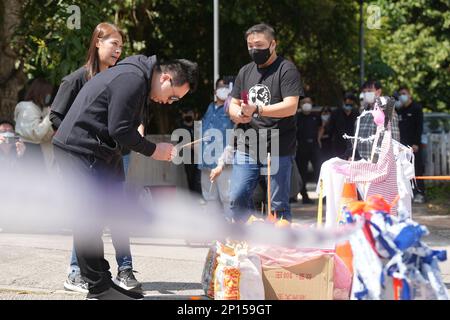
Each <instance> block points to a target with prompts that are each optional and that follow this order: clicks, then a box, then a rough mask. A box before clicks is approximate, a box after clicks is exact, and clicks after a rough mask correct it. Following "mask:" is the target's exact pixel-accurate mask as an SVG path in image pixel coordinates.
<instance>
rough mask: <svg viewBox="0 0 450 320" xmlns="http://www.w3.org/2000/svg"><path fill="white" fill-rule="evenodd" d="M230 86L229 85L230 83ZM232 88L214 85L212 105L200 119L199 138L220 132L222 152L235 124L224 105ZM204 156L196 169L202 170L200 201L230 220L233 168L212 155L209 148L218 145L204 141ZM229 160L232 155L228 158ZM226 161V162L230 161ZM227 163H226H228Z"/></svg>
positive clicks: (217, 156)
mask: <svg viewBox="0 0 450 320" xmlns="http://www.w3.org/2000/svg"><path fill="white" fill-rule="evenodd" d="M231 84H232V82H231ZM231 87H232V85H230V83H225V80H224V79H218V80H217V81H216V90H215V91H214V94H215V97H216V99H215V101H214V102H211V103H210V104H209V106H208V109H207V111H206V113H205V115H204V116H203V119H202V138H204V137H205V136H207V135H208V130H211V129H214V130H219V131H220V132H221V134H222V138H223V140H222V141H221V143H222V147H223V150H225V148H226V146H227V130H230V129H233V127H234V124H233V122H232V121H231V120H230V117H229V115H228V113H227V112H226V110H225V101H226V100H227V99H228V97H229V95H230V93H231V89H232V88H231ZM202 143H203V148H202V151H203V154H202V157H201V162H200V164H199V165H198V168H199V169H200V170H201V186H202V194H203V198H204V199H205V201H206V202H207V205H208V206H211V207H213V210H214V209H215V208H220V207H221V209H222V210H223V212H224V214H225V217H227V218H231V216H232V214H231V211H230V179H231V173H232V168H231V166H230V165H229V164H227V162H226V161H225V160H224V158H220V156H221V154H215V153H214V151H216V150H214V151H212V150H210V149H209V148H210V147H209V148H208V146H216V145H217V141H214V140H213V139H211V140H205V141H203V142H202ZM230 157H232V155H231V156H230ZM230 157H229V158H230ZM228 163H229V162H228Z"/></svg>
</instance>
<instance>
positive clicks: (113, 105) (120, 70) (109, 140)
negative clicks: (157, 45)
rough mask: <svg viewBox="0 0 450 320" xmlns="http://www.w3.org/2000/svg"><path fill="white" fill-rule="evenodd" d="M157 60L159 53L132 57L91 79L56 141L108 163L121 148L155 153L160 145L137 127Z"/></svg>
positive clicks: (57, 135)
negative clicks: (149, 139) (144, 135)
mask: <svg viewBox="0 0 450 320" xmlns="http://www.w3.org/2000/svg"><path fill="white" fill-rule="evenodd" d="M156 63H157V58H156V56H151V57H146V56H143V55H136V56H131V57H128V58H126V59H124V60H122V61H121V62H119V63H118V64H117V65H116V66H114V67H112V68H109V69H108V70H105V71H103V72H100V73H98V74H97V75H96V76H95V77H93V78H92V79H91V80H89V81H88V82H87V83H86V84H85V85H84V86H83V88H82V89H81V91H80V92H79V93H78V95H77V97H76V99H75V101H74V102H73V104H72V106H71V107H70V109H69V112H68V113H67V115H66V117H65V118H64V120H63V121H62V123H61V125H60V126H59V128H58V131H57V132H56V134H55V136H54V138H53V144H55V145H57V146H58V147H60V148H62V149H65V150H69V151H72V152H75V153H80V154H84V155H93V156H95V157H96V158H99V159H101V160H103V161H105V162H106V163H110V162H111V161H112V160H113V159H115V158H117V157H120V154H121V153H120V149H121V148H120V147H125V148H129V149H131V150H133V151H135V152H138V153H141V154H143V155H145V156H151V155H152V154H153V152H154V151H155V149H156V145H155V144H154V143H152V142H150V141H148V140H146V139H145V138H143V137H142V136H141V135H140V134H139V132H138V131H137V128H138V127H139V125H140V123H141V114H142V109H143V108H144V106H145V104H146V103H145V102H146V99H148V96H149V92H150V90H151V88H150V84H151V78H152V73H153V67H154V66H155V64H156Z"/></svg>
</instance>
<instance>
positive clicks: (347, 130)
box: [329, 92, 358, 160]
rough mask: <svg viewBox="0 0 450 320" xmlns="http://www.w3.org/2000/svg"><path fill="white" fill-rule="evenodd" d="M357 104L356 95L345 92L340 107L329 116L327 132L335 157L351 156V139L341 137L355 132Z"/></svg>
mask: <svg viewBox="0 0 450 320" xmlns="http://www.w3.org/2000/svg"><path fill="white" fill-rule="evenodd" d="M357 117H358V106H357V101H356V97H355V96H354V95H353V94H352V93H350V92H347V93H345V95H344V101H343V104H342V107H339V108H338V109H336V110H334V111H333V112H332V114H331V117H330V122H329V130H330V131H329V132H330V135H331V144H332V149H333V153H334V155H335V156H336V157H339V158H342V159H345V160H346V159H348V158H349V157H350V156H351V153H350V151H349V150H351V141H350V140H346V139H344V138H343V136H344V135H345V134H347V135H348V136H351V135H352V134H353V133H354V132H355V123H356V118H357Z"/></svg>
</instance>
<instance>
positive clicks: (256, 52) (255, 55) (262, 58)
mask: <svg viewBox="0 0 450 320" xmlns="http://www.w3.org/2000/svg"><path fill="white" fill-rule="evenodd" d="M248 53H249V54H250V57H251V58H252V60H253V61H255V63H256V64H257V65H262V64H264V63H266V62H267V60H269V58H270V55H271V54H270V47H269V48H267V49H250V50H248Z"/></svg>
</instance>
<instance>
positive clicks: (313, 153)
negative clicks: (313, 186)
mask: <svg viewBox="0 0 450 320" xmlns="http://www.w3.org/2000/svg"><path fill="white" fill-rule="evenodd" d="M319 157H320V155H319V145H318V144H317V143H301V144H300V143H299V145H298V147H297V154H296V157H295V161H296V162H297V167H298V171H299V172H300V176H301V178H302V181H303V186H302V189H301V190H300V194H301V195H302V197H303V198H308V193H307V191H306V183H307V182H308V181H310V180H311V178H312V179H313V180H316V179H317V178H318V173H319V165H320V163H319V161H320V160H319ZM309 162H311V164H312V167H313V177H308V163H309Z"/></svg>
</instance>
